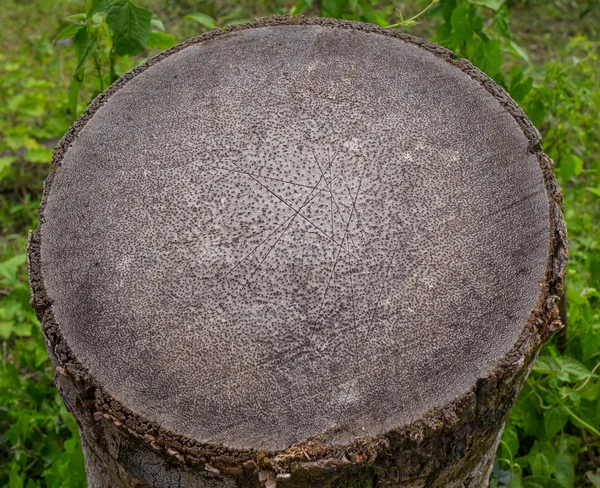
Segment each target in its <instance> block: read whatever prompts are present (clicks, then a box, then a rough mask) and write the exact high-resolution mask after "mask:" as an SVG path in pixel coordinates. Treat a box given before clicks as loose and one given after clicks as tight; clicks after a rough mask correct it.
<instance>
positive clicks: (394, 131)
mask: <svg viewBox="0 0 600 488" xmlns="http://www.w3.org/2000/svg"><path fill="white" fill-rule="evenodd" d="M561 202H562V198H561V192H560V189H559V188H558V187H557V184H556V181H555V179H554V177H553V175H552V162H551V161H550V160H549V159H548V157H547V156H546V155H545V154H544V153H543V152H542V150H541V148H540V136H539V134H538V132H537V130H536V129H535V128H534V127H533V126H532V124H531V123H530V122H529V120H528V119H527V117H526V116H525V114H524V113H523V111H522V110H521V109H520V108H519V107H518V106H517V105H516V103H515V102H514V101H513V100H512V99H511V98H510V97H509V96H508V95H507V94H506V93H505V92H504V90H502V88H500V87H499V86H498V85H497V84H496V83H495V82H494V81H492V80H491V79H489V78H488V77H487V76H485V75H484V74H483V73H482V72H481V71H479V70H478V69H476V68H475V67H473V66H472V65H471V64H469V63H468V62H467V61H465V60H463V59H456V58H454V57H453V54H452V53H451V52H450V51H448V50H446V49H444V48H442V47H440V46H437V45H434V44H431V43H429V42H426V41H424V40H423V39H419V38H416V37H412V36H409V35H406V34H402V33H398V32H396V31H393V30H389V29H382V28H379V27H375V26H372V25H368V24H362V23H354V22H347V21H337V20H330V19H308V18H303V17H274V18H270V19H263V20H260V19H259V20H257V21H256V22H254V23H251V24H245V25H238V26H232V27H229V28H227V29H225V30H215V31H212V32H209V33H207V34H204V35H202V36H199V37H195V38H193V39H190V40H188V41H186V42H184V43H183V44H180V45H178V46H176V47H174V48H172V49H170V50H168V51H166V52H165V53H162V54H160V55H158V56H156V57H154V58H151V59H149V60H148V61H147V62H146V63H144V64H143V65H141V66H139V67H137V68H135V69H134V70H132V71H131V72H129V73H127V74H126V75H125V76H123V77H122V78H121V79H119V80H118V81H117V82H116V83H114V84H113V85H112V86H111V87H110V88H109V89H108V90H107V91H105V92H104V93H102V94H101V95H99V96H98V97H97V98H96V99H95V100H94V102H93V103H92V104H91V105H90V107H89V108H88V109H87V111H86V112H85V113H84V114H83V115H82V116H81V117H80V118H79V120H77V122H76V123H75V124H74V125H73V127H72V128H71V129H70V130H69V132H68V133H67V134H66V135H65V137H64V138H63V140H62V141H61V142H60V143H59V145H58V146H57V148H56V150H55V152H54V158H53V169H52V172H51V174H50V175H49V177H48V179H47V181H46V186H45V191H44V196H43V199H42V203H41V205H40V213H39V227H38V229H37V230H36V231H35V232H33V233H32V234H31V235H30V243H29V259H30V283H31V290H32V303H33V306H34V307H35V309H36V312H37V314H38V317H39V318H40V321H41V323H42V324H43V330H44V333H45V337H46V340H47V346H48V351H49V353H50V356H51V358H52V361H53V365H54V368H55V371H56V383H57V387H58V389H59V391H60V393H61V395H62V397H63V399H64V401H65V403H66V405H67V407H68V409H69V410H70V411H71V412H72V413H73V415H75V418H76V419H77V421H78V423H79V426H80V428H81V437H82V443H83V447H84V452H85V457H86V466H87V472H88V478H89V484H90V486H91V487H142V486H143V487H146V486H148V487H173V486H176V487H224V486H225V487H228V486H231V487H233V486H236V487H237V486H240V487H259V486H263V487H265V486H266V487H270V488H273V487H277V488H280V487H281V488H283V487H303V486H314V487H334V486H338V487H347V486H365V487H366V486H382V487H383V486H385V487H392V486H394V487H424V486H427V487H439V486H444V487H459V486H465V487H481V486H487V483H488V478H489V475H490V470H491V465H492V462H493V457H494V452H495V449H496V447H497V445H498V442H499V438H500V435H501V431H502V427H503V423H504V420H505V418H506V416H507V414H508V412H509V410H510V408H511V406H512V404H513V402H514V400H515V398H516V396H517V394H518V392H519V390H520V389H521V387H522V384H523V381H524V380H525V378H526V376H527V374H528V372H529V370H530V368H531V366H532V364H533V361H534V360H535V357H536V354H537V351H538V349H539V347H540V345H541V344H542V343H543V341H544V340H545V339H547V338H548V337H549V335H550V334H551V333H552V332H553V331H554V330H556V329H557V328H559V327H560V321H559V319H558V309H557V307H556V301H557V297H558V296H559V294H560V290H561V284H562V280H563V276H564V270H565V265H566V251H567V240H566V231H565V226H564V222H563V218H562V211H561Z"/></svg>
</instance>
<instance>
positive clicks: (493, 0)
mask: <svg viewBox="0 0 600 488" xmlns="http://www.w3.org/2000/svg"><path fill="white" fill-rule="evenodd" d="M467 1H468V2H469V3H470V4H472V5H479V6H480V7H487V8H489V9H492V10H498V9H499V8H500V7H502V6H503V5H504V0H467Z"/></svg>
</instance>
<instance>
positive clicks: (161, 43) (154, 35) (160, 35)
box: [146, 32, 177, 49]
mask: <svg viewBox="0 0 600 488" xmlns="http://www.w3.org/2000/svg"><path fill="white" fill-rule="evenodd" d="M175 44H177V41H175V37H173V36H172V35H171V34H165V33H164V32H151V33H150V37H149V38H148V43H147V44H146V46H148V47H157V48H159V49H169V48H170V47H173V46H174V45H175Z"/></svg>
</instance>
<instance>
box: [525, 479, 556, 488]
mask: <svg viewBox="0 0 600 488" xmlns="http://www.w3.org/2000/svg"><path fill="white" fill-rule="evenodd" d="M558 486H559V485H558V484H557V483H556V482H555V481H554V480H553V479H552V478H550V477H548V476H527V477H525V478H523V488H555V487H558Z"/></svg>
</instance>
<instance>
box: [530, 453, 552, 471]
mask: <svg viewBox="0 0 600 488" xmlns="http://www.w3.org/2000/svg"><path fill="white" fill-rule="evenodd" d="M529 466H530V467H531V472H532V473H533V475H534V476H547V475H549V474H550V473H551V472H552V470H551V468H550V461H549V460H548V458H547V457H546V456H545V455H544V454H543V453H541V452H537V453H535V454H533V455H530V456H529Z"/></svg>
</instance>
